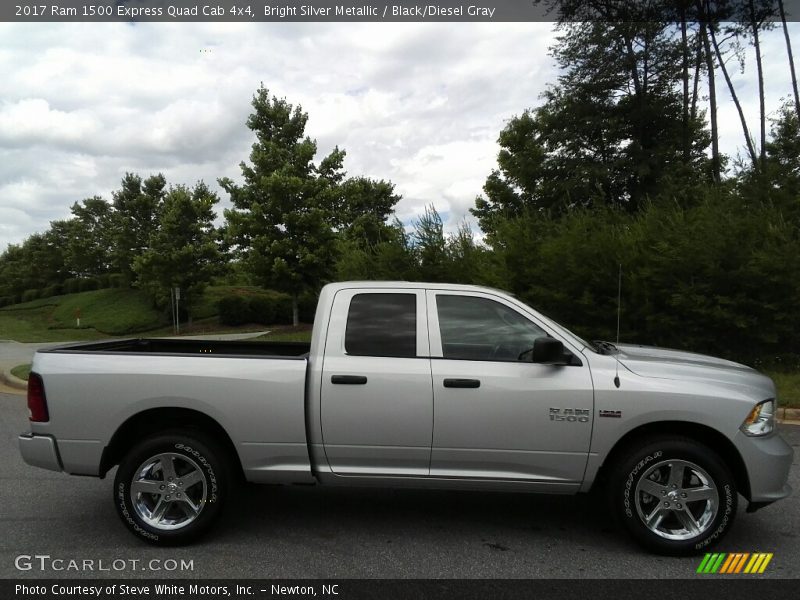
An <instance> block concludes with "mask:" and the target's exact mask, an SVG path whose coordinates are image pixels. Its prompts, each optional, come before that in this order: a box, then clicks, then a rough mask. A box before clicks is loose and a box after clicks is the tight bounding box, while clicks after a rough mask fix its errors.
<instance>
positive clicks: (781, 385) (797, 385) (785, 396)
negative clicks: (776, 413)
mask: <svg viewBox="0 0 800 600" xmlns="http://www.w3.org/2000/svg"><path fill="white" fill-rule="evenodd" d="M764 373H765V375H769V376H770V377H772V380H773V381H774V382H775V386H776V387H777V388H778V404H779V405H780V406H784V407H786V408H800V372H791V373H786V372H779V371H765V372H764Z"/></svg>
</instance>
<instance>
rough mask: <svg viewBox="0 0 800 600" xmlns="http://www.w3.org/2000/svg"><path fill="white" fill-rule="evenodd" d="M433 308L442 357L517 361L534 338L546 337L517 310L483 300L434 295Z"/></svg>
mask: <svg viewBox="0 0 800 600" xmlns="http://www.w3.org/2000/svg"><path fill="white" fill-rule="evenodd" d="M436 308H437V311H438V314H439V332H440V334H441V336H442V353H443V355H444V358H454V359H465V360H505V361H507V360H510V361H515V360H520V358H519V356H520V354H522V353H523V352H525V351H526V350H530V349H531V348H533V342H534V340H535V339H536V338H537V337H545V336H546V335H547V334H546V333H545V332H544V331H543V330H542V329H540V328H539V327H537V326H536V325H534V324H533V323H531V322H530V321H529V320H528V319H526V318H525V317H523V316H522V315H521V314H519V313H518V312H517V311H515V310H513V309H511V308H509V307H507V306H505V305H504V304H500V303H499V302H495V301H494V300H488V299H486V298H476V297H474V296H447V295H437V296H436ZM528 360H530V357H529V356H528Z"/></svg>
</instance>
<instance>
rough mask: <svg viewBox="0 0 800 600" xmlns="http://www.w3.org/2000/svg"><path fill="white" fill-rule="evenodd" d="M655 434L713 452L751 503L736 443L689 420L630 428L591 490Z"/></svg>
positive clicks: (602, 468) (615, 447)
mask: <svg viewBox="0 0 800 600" xmlns="http://www.w3.org/2000/svg"><path fill="white" fill-rule="evenodd" d="M654 435H676V436H680V437H685V438H689V439H691V440H693V441H695V442H697V443H699V444H703V445H705V446H708V447H709V448H711V449H712V450H714V451H715V452H716V453H717V454H719V456H720V458H722V460H723V461H724V462H725V464H726V465H727V466H728V468H729V469H730V470H731V474H732V475H733V479H734V481H735V482H736V487H737V488H738V491H739V493H740V494H741V495H742V496H744V497H745V498H746V499H747V500H748V501H749V500H750V478H749V476H748V474H747V467H746V466H745V464H744V460H743V459H742V456H741V454H739V451H738V450H737V449H736V446H735V445H734V444H733V442H732V441H731V440H730V439H729V438H728V437H726V436H725V435H724V434H723V433H721V432H720V431H718V430H716V429H714V428H713V427H709V426H708V425H702V424H700V423H692V422H688V421H656V422H653V423H645V424H643V425H639V426H638V427H635V428H634V429H631V430H630V431H629V432H627V433H626V434H625V435H624V436H622V437H621V438H620V439H619V440H618V441H617V443H616V444H614V446H613V448H612V449H611V451H610V452H609V453H608V456H606V459H605V460H604V461H603V464H602V465H601V467H600V469H599V471H598V473H597V476H596V477H595V480H594V482H593V484H592V488H595V487H596V486H597V485H598V483H599V482H604V481H605V480H606V479H607V475H608V471H609V470H610V469H611V467H612V465H614V464H615V463H616V461H618V460H619V458H620V456H623V455H624V454H625V453H626V451H627V450H628V449H629V448H630V447H631V446H633V445H635V444H639V443H643V442H646V441H647V440H648V438H650V437H652V436H654Z"/></svg>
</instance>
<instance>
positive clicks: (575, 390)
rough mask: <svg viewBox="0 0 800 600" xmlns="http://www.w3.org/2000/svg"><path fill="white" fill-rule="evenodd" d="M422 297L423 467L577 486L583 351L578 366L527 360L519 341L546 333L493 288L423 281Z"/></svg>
mask: <svg viewBox="0 0 800 600" xmlns="http://www.w3.org/2000/svg"><path fill="white" fill-rule="evenodd" d="M428 306H429V311H430V328H431V357H432V359H431V370H432V375H433V394H434V431H433V448H432V454H431V476H432V477H448V478H476V479H493V480H504V481H518V482H519V481H524V482H529V483H538V484H541V485H540V487H541V488H542V489H543V490H547V489H551V490H553V491H556V489H557V488H564V489H572V488H575V487H577V485H578V484H579V483H580V482H581V480H582V479H583V473H584V469H585V467H586V460H587V457H588V452H589V444H590V441H591V431H592V412H593V409H592V407H593V387H592V380H591V376H590V373H589V367H588V366H587V364H586V360H585V359H584V360H583V365H582V366H554V365H543V364H534V363H532V362H530V352H526V351H527V350H530V349H532V347H533V343H534V340H535V339H536V338H537V337H541V336H547V335H551V333H550V332H548V331H547V330H546V329H545V328H544V326H543V325H540V324H538V323H536V322H535V321H534V320H533V319H532V318H531V317H530V316H528V315H525V314H522V312H520V310H519V308H518V307H516V306H513V305H512V304H511V303H509V302H508V301H507V300H505V299H504V298H501V297H499V296H493V295H492V294H490V293H478V292H476V293H463V292H447V291H429V292H428ZM552 337H555V336H554V335H553V336H552ZM562 341H563V340H562ZM572 350H573V352H575V353H576V356H580V354H579V353H578V351H577V349H574V348H573V349H572ZM576 363H577V361H576ZM561 417H564V418H563V419H562V418H561Z"/></svg>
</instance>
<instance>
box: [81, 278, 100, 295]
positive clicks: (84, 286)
mask: <svg viewBox="0 0 800 600" xmlns="http://www.w3.org/2000/svg"><path fill="white" fill-rule="evenodd" d="M99 289H100V281H99V280H98V279H97V278H95V277H88V278H86V279H81V280H80V282H79V283H78V291H80V292H93V291H95V290H99Z"/></svg>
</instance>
